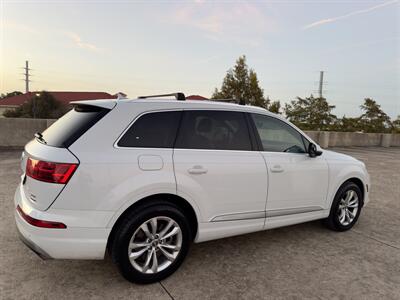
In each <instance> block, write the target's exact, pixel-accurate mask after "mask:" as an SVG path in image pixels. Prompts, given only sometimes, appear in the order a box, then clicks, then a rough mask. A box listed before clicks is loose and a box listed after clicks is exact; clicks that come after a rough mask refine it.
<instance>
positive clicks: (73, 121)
mask: <svg viewBox="0 0 400 300" xmlns="http://www.w3.org/2000/svg"><path fill="white" fill-rule="evenodd" d="M109 111H110V110H109V109H107V108H102V107H97V106H92V105H76V106H74V108H73V109H71V110H70V111H69V112H67V113H66V114H65V115H64V116H62V117H61V118H60V119H58V120H57V121H56V122H55V123H53V124H52V125H51V126H50V127H49V128H47V129H46V130H45V131H43V133H42V138H40V139H38V141H39V142H41V143H45V144H46V145H49V146H53V147H58V148H64V147H65V148H68V147H69V146H71V145H72V144H73V143H74V142H75V141H76V140H77V139H78V138H79V137H80V136H82V135H83V134H84V133H85V132H86V131H87V130H88V129H89V128H91V127H92V126H93V125H94V124H96V123H97V122H98V121H99V120H100V119H101V118H103V117H104V116H105V115H106V114H107V113H108V112H109Z"/></svg>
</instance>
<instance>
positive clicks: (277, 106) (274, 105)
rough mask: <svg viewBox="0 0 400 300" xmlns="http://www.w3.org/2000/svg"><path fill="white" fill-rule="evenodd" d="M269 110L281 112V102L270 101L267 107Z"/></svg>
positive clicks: (276, 112)
mask: <svg viewBox="0 0 400 300" xmlns="http://www.w3.org/2000/svg"><path fill="white" fill-rule="evenodd" d="M267 109H268V110H269V111H270V112H273V113H275V114H281V102H280V101H272V102H270V104H269V106H268V108H267Z"/></svg>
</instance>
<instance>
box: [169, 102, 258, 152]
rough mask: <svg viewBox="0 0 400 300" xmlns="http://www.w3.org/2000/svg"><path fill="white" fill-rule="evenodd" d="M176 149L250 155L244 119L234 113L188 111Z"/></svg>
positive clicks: (247, 131) (180, 130)
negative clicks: (238, 151) (244, 152)
mask: <svg viewBox="0 0 400 300" xmlns="http://www.w3.org/2000/svg"><path fill="white" fill-rule="evenodd" d="M175 148H181V149H215V150H248V151H251V150H252V147H251V141H250V136H249V130H248V126H247V122H246V118H245V115H244V113H242V112H231V111H210V110H198V111H185V112H184V113H183V117H182V123H181V126H180V129H179V134H178V137H177V140H176V144H175Z"/></svg>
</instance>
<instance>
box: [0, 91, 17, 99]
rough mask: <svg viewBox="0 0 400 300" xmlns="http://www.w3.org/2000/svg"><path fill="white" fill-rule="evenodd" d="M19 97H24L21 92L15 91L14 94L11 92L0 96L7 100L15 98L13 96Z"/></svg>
mask: <svg viewBox="0 0 400 300" xmlns="http://www.w3.org/2000/svg"><path fill="white" fill-rule="evenodd" d="M18 95H22V93H21V92H19V91H14V92H10V93H7V94H1V95H0V99H5V98H8V97H13V96H18Z"/></svg>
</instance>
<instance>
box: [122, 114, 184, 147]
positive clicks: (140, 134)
mask: <svg viewBox="0 0 400 300" xmlns="http://www.w3.org/2000/svg"><path fill="white" fill-rule="evenodd" d="M180 117H181V112H179V111H167V112H154V113H146V114H144V115H142V116H141V117H139V118H138V119H137V120H136V121H135V122H134V123H133V124H132V126H131V127H130V128H129V129H128V130H127V131H126V132H125V133H124V135H123V136H122V138H121V139H120V140H119V141H118V143H117V145H118V146H119V147H141V148H173V145H174V142H175V137H176V131H177V128H178V126H179V121H180Z"/></svg>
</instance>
